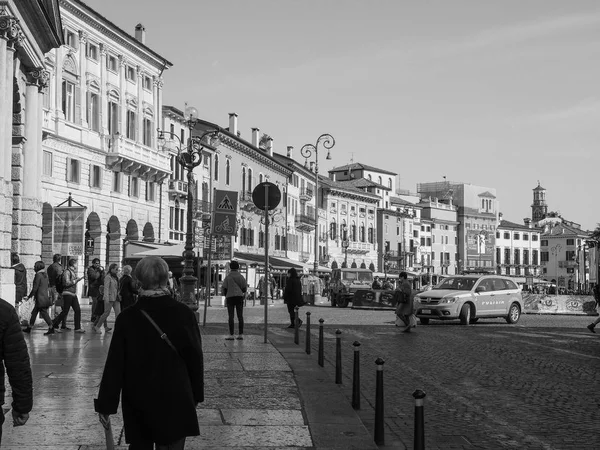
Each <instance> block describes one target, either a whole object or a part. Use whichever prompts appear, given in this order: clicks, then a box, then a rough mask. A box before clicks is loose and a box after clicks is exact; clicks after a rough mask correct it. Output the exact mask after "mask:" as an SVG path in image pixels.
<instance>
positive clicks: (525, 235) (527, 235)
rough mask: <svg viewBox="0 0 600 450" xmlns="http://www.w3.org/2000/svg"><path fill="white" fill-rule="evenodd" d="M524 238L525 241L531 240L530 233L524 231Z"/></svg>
mask: <svg viewBox="0 0 600 450" xmlns="http://www.w3.org/2000/svg"><path fill="white" fill-rule="evenodd" d="M523 240H524V241H528V240H529V234H527V233H523Z"/></svg>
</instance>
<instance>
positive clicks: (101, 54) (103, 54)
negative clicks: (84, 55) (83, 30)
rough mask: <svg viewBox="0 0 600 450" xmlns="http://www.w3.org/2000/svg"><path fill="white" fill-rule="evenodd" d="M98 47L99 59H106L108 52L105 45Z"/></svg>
mask: <svg viewBox="0 0 600 450" xmlns="http://www.w3.org/2000/svg"><path fill="white" fill-rule="evenodd" d="M99 47H100V57H103V56H104V57H106V52H107V51H108V50H107V48H106V45H104V44H100V45H99Z"/></svg>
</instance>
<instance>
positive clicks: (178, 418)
mask: <svg viewBox="0 0 600 450" xmlns="http://www.w3.org/2000/svg"><path fill="white" fill-rule="evenodd" d="M168 271H169V268H168V266H167V263H165V262H164V260H162V259H161V258H159V257H157V256H147V257H145V258H143V259H142V260H141V261H140V262H139V263H138V265H137V266H136V269H135V274H136V278H137V280H138V281H139V283H140V285H141V289H140V293H139V299H138V301H137V303H135V304H134V305H132V306H130V307H129V308H127V309H125V310H124V311H122V312H121V314H119V316H118V317H117V319H116V321H115V329H114V334H113V337H112V340H111V342H110V347H109V350H108V356H107V358H106V364H105V366H104V373H103V375H102V381H101V383H100V391H99V393H98V398H97V399H95V401H94V406H95V410H96V412H98V413H99V415H100V422H102V424H103V425H105V426H106V425H107V424H108V420H109V415H111V414H116V413H117V408H118V405H119V398H120V397H122V403H121V408H122V410H123V422H124V425H125V440H126V441H127V443H128V444H130V445H131V447H130V448H139V449H146V448H148V449H151V448H154V447H153V444H161V445H170V446H171V447H169V448H174V449H175V448H177V449H179V448H181V449H182V448H183V447H184V445H185V438H186V436H197V435H198V434H200V429H199V426H198V417H197V415H196V405H197V404H198V403H199V402H202V401H204V363H203V356H202V341H201V338H200V330H199V328H198V324H197V323H196V317H195V316H194V313H193V312H192V310H191V309H190V308H189V307H188V306H187V305H185V304H184V303H181V302H177V301H176V300H175V299H174V298H173V297H172V296H171V295H170V293H169V291H168V289H167V273H168ZM144 312H145V313H147V314H148V315H149V316H150V318H151V319H152V320H153V321H154V322H155V324H156V326H158V327H159V328H160V330H161V331H158V330H157V329H156V328H155V326H154V325H153V324H152V322H151V321H150V320H149V319H148V317H146V316H145V315H144ZM161 333H165V334H166V335H167V337H168V340H163V339H161ZM169 341H170V342H171V343H172V345H173V346H174V347H175V348H174V349H173V348H171V347H170V345H169Z"/></svg>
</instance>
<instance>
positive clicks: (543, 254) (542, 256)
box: [533, 250, 550, 263]
mask: <svg viewBox="0 0 600 450" xmlns="http://www.w3.org/2000/svg"><path fill="white" fill-rule="evenodd" d="M533 255H534V257H535V250H534V254H533ZM540 260H541V262H543V263H544V262H548V261H550V253H549V252H541V253H540Z"/></svg>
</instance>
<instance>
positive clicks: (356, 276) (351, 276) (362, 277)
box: [342, 272, 373, 281]
mask: <svg viewBox="0 0 600 450" xmlns="http://www.w3.org/2000/svg"><path fill="white" fill-rule="evenodd" d="M342 277H343V279H344V280H346V281H373V274H372V273H371V272H342Z"/></svg>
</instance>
